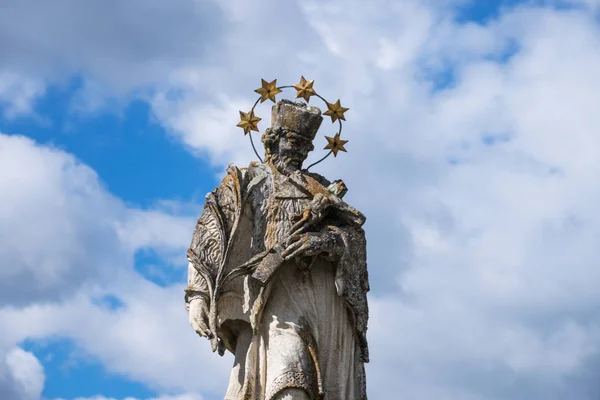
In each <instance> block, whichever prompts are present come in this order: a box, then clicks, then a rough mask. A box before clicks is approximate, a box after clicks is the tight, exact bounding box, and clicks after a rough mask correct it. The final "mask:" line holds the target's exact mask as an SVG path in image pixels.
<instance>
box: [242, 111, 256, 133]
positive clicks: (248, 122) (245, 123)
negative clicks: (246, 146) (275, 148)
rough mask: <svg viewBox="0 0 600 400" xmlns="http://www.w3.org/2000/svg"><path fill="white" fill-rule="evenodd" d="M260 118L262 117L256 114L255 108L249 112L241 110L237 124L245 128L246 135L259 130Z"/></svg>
mask: <svg viewBox="0 0 600 400" xmlns="http://www.w3.org/2000/svg"><path fill="white" fill-rule="evenodd" d="M260 120H261V118H258V117H257V116H256V115H254V110H250V111H248V112H247V113H245V112H242V111H240V122H239V123H238V124H237V126H239V127H240V128H242V129H243V130H244V135H246V134H247V133H249V132H250V131H256V132H258V121H260Z"/></svg>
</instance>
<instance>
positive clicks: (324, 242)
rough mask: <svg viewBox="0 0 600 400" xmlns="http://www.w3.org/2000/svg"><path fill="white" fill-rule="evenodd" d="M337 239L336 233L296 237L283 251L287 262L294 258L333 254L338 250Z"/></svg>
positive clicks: (306, 234)
mask: <svg viewBox="0 0 600 400" xmlns="http://www.w3.org/2000/svg"><path fill="white" fill-rule="evenodd" d="M336 244H337V238H336V234H335V233H334V232H317V233H313V232H311V233H304V234H299V235H294V236H292V237H291V238H290V240H289V241H288V246H287V247H286V248H285V250H283V252H282V254H281V255H282V256H283V258H284V259H285V260H290V259H292V258H294V257H312V256H317V255H319V254H322V253H330V254H331V253H333V252H334V251H335V250H336V248H335V247H336Z"/></svg>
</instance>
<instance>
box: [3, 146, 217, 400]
mask: <svg viewBox="0 0 600 400" xmlns="http://www.w3.org/2000/svg"><path fill="white" fill-rule="evenodd" d="M0 167H1V168H0V170H1V171H3V172H2V173H0V185H1V186H2V188H3V191H2V192H0V205H1V207H0V210H2V211H0V221H1V224H0V237H1V238H2V239H1V242H2V243H3V246H2V247H1V248H0V265H2V268H1V269H0V273H1V274H2V280H1V282H2V287H3V290H2V291H0V292H1V293H2V298H1V302H0V319H1V320H2V325H0V349H2V350H1V351H0V356H2V357H4V354H10V356H9V358H8V360H9V361H10V362H11V363H10V364H9V367H10V368H9V369H8V371H13V372H14V373H15V374H16V375H15V378H11V379H9V378H10V376H9V378H3V379H2V385H0V386H2V390H3V391H5V392H7V391H9V390H12V391H13V392H15V393H16V391H17V389H18V387H19V385H20V383H21V382H25V380H27V379H30V380H31V379H33V377H34V376H35V375H34V374H33V372H35V371H34V370H33V369H31V368H30V369H25V367H27V366H31V365H32V362H29V361H31V357H33V356H32V355H31V354H29V353H24V352H22V351H20V352H19V351H17V352H12V353H6V351H7V349H9V348H10V347H11V346H14V345H15V344H16V343H19V342H21V341H22V340H24V339H27V338H29V339H33V340H35V339H43V338H45V337H48V336H58V337H64V338H67V339H71V340H72V341H74V343H75V344H76V345H77V346H78V347H81V348H82V350H83V352H84V353H86V354H89V355H91V356H92V357H94V358H96V359H99V360H100V361H101V362H103V363H104V365H105V367H106V368H107V369H108V370H109V371H112V372H114V373H119V374H123V375H125V376H128V377H130V378H131V379H134V380H140V381H143V382H146V383H148V384H149V385H150V386H151V387H153V388H156V389H157V390H160V389H162V388H168V389H170V390H172V391H180V389H181V388H186V387H189V388H190V390H191V391H196V392H198V391H199V390H200V389H202V390H208V391H210V390H212V389H214V388H215V387H217V388H222V387H223V386H224V383H222V382H223V380H224V379H226V378H227V375H228V365H227V366H226V365H225V364H224V363H223V362H224V361H225V360H223V361H221V363H220V364H219V363H218V362H217V363H214V362H212V361H211V363H210V365H211V367H210V369H209V368H208V365H209V364H205V373H204V376H205V377H204V378H201V377H198V373H199V372H201V370H199V369H198V363H197V361H196V358H197V357H198V355H201V354H204V357H201V358H203V359H205V360H208V359H209V357H208V353H210V350H209V346H208V344H207V343H204V341H201V340H200V339H199V338H198V337H197V336H196V335H195V334H194V333H193V331H192V330H191V329H189V327H188V323H187V317H186V313H185V309H184V306H183V286H184V284H183V283H180V284H177V285H174V286H171V287H168V288H162V287H159V286H156V285H154V284H152V283H150V282H149V281H146V280H145V279H144V278H143V277H141V276H139V275H137V274H136V273H135V272H134V271H133V268H132V267H133V265H132V262H133V254H134V253H135V252H136V251H137V250H139V249H141V248H153V249H156V250H157V251H159V252H160V253H164V254H166V255H169V256H172V255H173V254H175V253H178V254H180V255H181V254H183V256H181V257H183V260H185V248H186V246H187V245H188V242H189V238H188V235H190V234H191V231H192V230H193V226H194V223H195V220H196V217H195V216H194V217H186V216H185V215H173V214H167V213H166V212H165V210H166V209H167V205H171V206H173V204H171V203H172V202H171V203H169V202H165V204H163V205H162V206H161V207H160V209H156V210H138V209H130V208H127V207H126V206H125V205H124V204H123V203H122V202H121V201H120V200H119V199H117V198H115V197H113V196H112V195H110V194H109V193H108V192H106V190H105V189H104V187H103V185H102V184H101V183H100V182H99V180H98V177H97V175H96V174H95V172H94V171H92V170H91V169H90V168H89V167H87V166H86V165H83V164H81V163H80V162H78V161H77V160H76V159H75V158H74V157H73V156H72V155H70V154H68V153H65V152H63V151H61V150H58V149H53V148H48V147H45V146H40V145H37V144H36V143H34V142H33V141H32V140H30V139H26V138H24V137H20V136H7V135H0ZM42 194H43V196H41V195H42ZM171 208H173V207H171ZM161 209H162V210H161ZM185 232H187V234H186V233H185ZM180 264H181V265H182V266H184V267H185V266H187V264H186V263H185V262H182V263H180ZM103 294H112V295H115V296H117V297H118V298H119V299H120V300H121V301H122V302H123V307H121V308H119V309H117V310H110V309H106V308H104V307H102V306H99V305H97V304H96V303H95V302H94V301H93V299H95V298H97V297H98V296H102V295H103ZM203 344H204V345H205V346H202V345H203ZM20 361H28V362H29V363H28V364H24V363H19V362H20ZM226 362H227V364H229V361H228V360H227V361H226ZM201 364H202V363H201ZM219 365H220V367H219ZM15 368H16V369H15ZM182 369H183V370H184V371H187V372H185V373H182V371H181V370H182ZM28 371H31V373H29V372H28ZM1 372H2V371H1V369H0V373H1ZM42 376H43V374H42ZM215 377H219V378H220V379H215ZM17 378H18V379H17ZM37 382H38V383H36V384H35V385H34V384H33V383H35V382H33V381H32V382H31V384H30V383H27V382H25V383H27V385H26V386H27V387H28V388H30V389H29V390H32V391H33V392H36V391H37V389H38V386H39V388H40V390H39V391H41V387H42V386H43V379H42V380H41V381H39V380H38V381H37ZM18 390H19V391H20V390H21V389H18ZM215 390H216V389H215ZM33 392H31V393H33ZM11 393H12V392H11ZM19 393H20V392H19ZM24 393H25V392H24ZM28 393H30V392H27V393H25V394H27V395H28V396H29V394H28ZM36 393H37V392H36ZM192 393H193V392H192ZM25 394H24V395H21V394H19V395H18V396H25ZM14 396H17V395H16V394H15V395H14ZM36 396H37V397H36ZM190 396H191V395H190ZM9 397H10V396H9ZM19 398H20V397H19ZM23 398H27V399H30V398H31V399H35V398H39V393H38V394H37V395H35V393H34V394H31V396H30V397H23ZM186 398H188V397H185V396H184V397H182V398H181V399H186ZM189 398H191V397H189ZM165 399H168V397H166V398H165ZM174 399H176V397H175V398H174Z"/></svg>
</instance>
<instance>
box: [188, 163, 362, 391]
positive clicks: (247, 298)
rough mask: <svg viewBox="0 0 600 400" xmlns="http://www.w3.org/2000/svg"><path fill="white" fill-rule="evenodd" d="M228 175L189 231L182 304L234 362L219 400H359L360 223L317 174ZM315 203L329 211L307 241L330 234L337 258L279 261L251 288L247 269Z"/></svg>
mask: <svg viewBox="0 0 600 400" xmlns="http://www.w3.org/2000/svg"><path fill="white" fill-rule="evenodd" d="M227 172H228V174H227V176H226V177H225V179H224V180H223V181H222V183H221V184H220V185H219V186H218V187H217V188H216V189H215V190H214V191H213V192H212V193H210V194H209V195H208V196H207V201H206V204H205V207H204V210H203V213H202V215H201V216H200V218H199V220H198V223H197V225H196V229H195V231H194V234H193V238H192V244H191V247H190V252H191V253H190V252H188V257H190V256H189V254H192V255H193V256H192V257H193V259H190V261H191V262H190V265H189V269H188V287H187V288H186V296H185V301H186V306H187V307H188V309H189V303H190V301H192V300H194V299H198V300H199V301H201V302H202V304H203V307H206V312H207V314H208V315H211V316H212V318H213V320H214V321H213V325H212V326H213V327H214V329H215V332H216V335H215V337H214V338H212V340H213V343H214V345H213V350H214V349H215V348H218V349H219V350H220V352H222V351H223V350H224V349H227V350H229V351H230V352H231V353H233V354H234V356H235V361H234V366H233V369H232V372H231V377H230V383H229V387H228V390H227V394H226V396H225V399H226V400H227V399H230V400H234V399H235V400H240V399H248V400H271V399H272V398H274V397H275V396H276V394H277V393H279V392H280V391H281V390H283V389H285V388H301V389H303V390H305V391H306V393H307V394H308V395H309V397H310V398H311V399H314V400H316V399H328V400H366V398H367V397H366V384H365V374H364V363H366V362H368V358H369V355H368V347H367V341H366V329H367V318H368V308H367V297H366V294H367V292H368V290H369V284H368V276H367V269H366V267H367V266H366V240H365V235H364V231H363V229H362V227H361V225H362V224H363V223H364V216H363V215H362V214H360V213H359V212H358V211H356V210H354V209H352V208H351V207H350V206H348V205H347V204H345V203H344V202H343V201H342V200H341V199H340V198H338V197H337V196H335V195H333V194H332V193H331V192H329V191H328V189H327V186H328V185H329V184H330V182H328V181H327V180H326V179H325V178H323V177H322V176H320V175H318V174H314V173H308V172H306V171H298V172H296V173H294V174H292V175H290V176H285V175H283V174H281V173H279V172H278V171H277V170H276V169H275V168H273V167H272V166H270V165H268V164H258V163H252V164H251V165H250V166H249V167H248V168H244V169H238V168H237V167H236V166H234V165H230V166H229V168H228V170H227ZM318 193H321V194H326V195H328V196H330V197H332V196H333V198H334V200H335V201H336V204H337V206H335V207H331V209H329V210H328V212H327V213H326V215H325V216H324V217H323V218H322V220H321V221H320V222H319V223H318V224H317V225H316V226H313V227H312V228H311V229H310V231H313V232H324V231H327V230H330V231H335V232H337V233H338V234H339V236H338V237H340V238H341V241H340V242H339V243H338V245H339V246H342V251H341V252H339V253H338V256H337V257H335V259H334V258H332V257H330V256H328V255H327V254H323V255H322V256H318V257H316V259H314V260H312V263H310V267H307V263H303V262H298V261H297V260H289V261H284V262H283V263H282V264H281V265H280V266H279V267H278V268H277V270H276V271H275V273H273V275H272V277H271V278H270V279H269V280H268V281H267V282H266V283H263V282H260V281H257V280H256V279H254V278H253V277H252V276H251V274H252V271H253V268H256V265H255V263H254V264H253V263H252V260H253V259H260V257H261V254H264V253H265V252H266V251H268V250H269V249H271V248H272V247H273V246H275V245H276V244H280V243H282V242H283V241H284V240H285V239H286V238H287V237H288V235H289V233H290V228H291V226H292V225H293V223H292V222H291V220H292V216H293V215H295V214H301V213H302V212H303V211H304V210H305V209H306V208H307V207H310V202H311V200H313V198H314V197H315V195H317V194H318ZM244 265H245V266H244ZM241 266H244V267H241ZM209 318H210V317H209Z"/></svg>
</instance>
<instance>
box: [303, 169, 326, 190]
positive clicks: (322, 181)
mask: <svg viewBox="0 0 600 400" xmlns="http://www.w3.org/2000/svg"><path fill="white" fill-rule="evenodd" d="M302 172H303V173H304V174H305V175H308V176H310V177H311V178H313V179H314V180H316V181H317V182H319V183H320V184H321V185H323V186H325V187H328V186H329V185H331V182H330V181H329V180H328V179H327V178H325V177H324V176H323V175H321V174H317V173H316V172H310V171H307V170H303V171H302Z"/></svg>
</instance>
